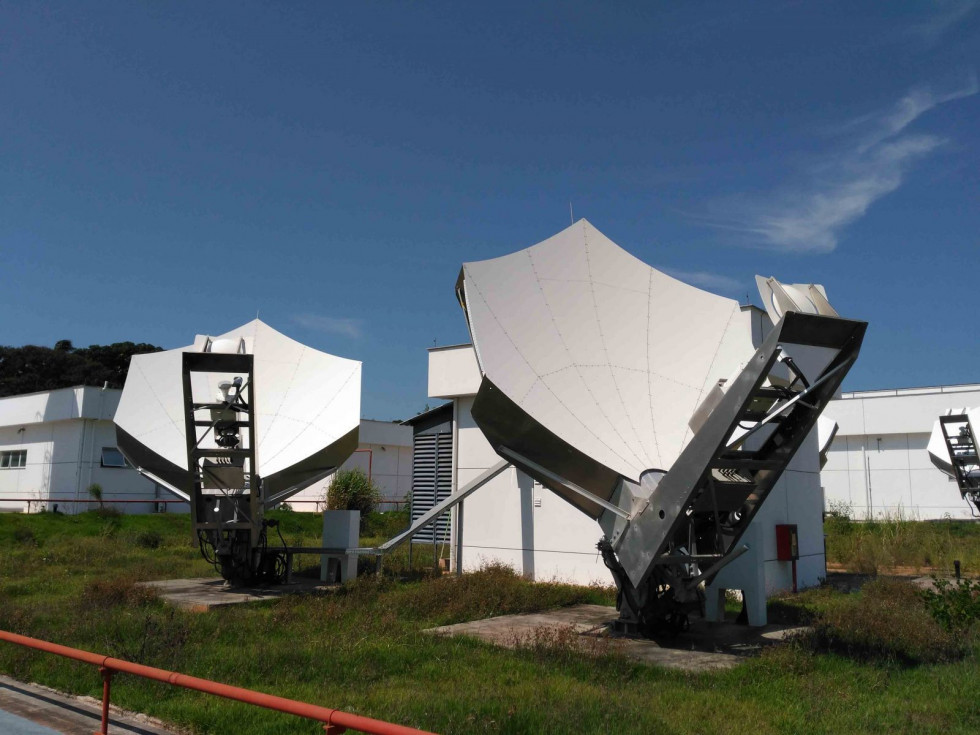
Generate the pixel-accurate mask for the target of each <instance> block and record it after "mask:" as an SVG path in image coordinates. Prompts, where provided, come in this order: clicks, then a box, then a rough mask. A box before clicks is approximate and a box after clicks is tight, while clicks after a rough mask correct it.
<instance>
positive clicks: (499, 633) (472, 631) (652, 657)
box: [426, 605, 802, 672]
mask: <svg viewBox="0 0 980 735" xmlns="http://www.w3.org/2000/svg"><path fill="white" fill-rule="evenodd" d="M617 616H618V614H617V612H616V610H615V608H612V607H606V606H604V605H575V606H573V607H567V608H561V609H558V610H548V611H546V612H542V613H534V614H529V615H502V616H500V617H496V618H486V619H484V620H474V621H472V622H469V623H459V624H456V625H444V626H441V627H439V628H430V629H429V630H427V631H426V632H427V633H433V634H435V635H449V636H456V635H466V636H472V637H474V638H480V639H481V640H485V641H487V642H489V643H494V644H496V645H499V646H504V647H506V648H520V647H529V646H535V645H545V646H547V645H565V644H569V645H574V646H576V647H577V648H579V649H580V650H581V651H582V652H583V653H591V654H599V653H605V652H609V653H620V654H622V655H625V656H627V657H629V658H632V659H635V660H638V661H643V662H644V663H649V664H653V665H656V666H663V667H665V668H669V669H678V670H680V671H689V672H701V671H712V670H717V669H727V668H731V667H732V666H736V665H737V664H738V663H739V662H740V661H741V660H743V659H744V658H745V657H747V656H754V655H757V654H758V653H759V652H760V651H761V650H762V648H763V647H764V646H768V645H773V644H774V643H777V642H779V641H780V640H784V639H785V638H786V637H787V636H788V635H790V634H792V633H793V632H796V631H799V630H802V629H801V628H798V627H794V626H786V625H767V626H765V627H764V628H749V627H747V626H744V625H736V624H735V623H732V622H727V621H726V622H724V623H708V622H704V621H700V620H694V621H693V622H692V625H691V629H690V630H688V631H685V632H684V633H679V634H677V635H675V636H670V637H668V636H664V637H661V638H658V639H655V640H654V639H642V638H630V637H625V636H618V635H615V634H613V633H611V631H610V628H609V626H610V624H611V623H612V621H613V620H615V619H616V617H617Z"/></svg>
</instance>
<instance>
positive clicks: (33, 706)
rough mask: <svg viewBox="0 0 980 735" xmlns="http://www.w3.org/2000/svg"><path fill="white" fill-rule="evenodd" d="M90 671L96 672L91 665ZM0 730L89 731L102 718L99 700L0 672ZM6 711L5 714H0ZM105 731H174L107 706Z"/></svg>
mask: <svg viewBox="0 0 980 735" xmlns="http://www.w3.org/2000/svg"><path fill="white" fill-rule="evenodd" d="M93 675H94V676H97V675H98V674H97V672H95V670H94V669H93ZM0 710H2V712H0V732H3V733H4V734H5V735H6V734H7V733H9V734H10V735H42V734H45V735H47V734H49V733H63V734H64V735H92V733H93V732H98V731H99V725H100V723H101V722H102V702H100V701H99V700H96V699H93V698H92V697H73V696H71V695H69V694H64V693H62V692H59V691H56V690H54V689H49V688H48V687H42V686H39V685H37V684H25V683H23V682H20V681H17V680H16V679H11V678H9V677H6V676H2V675H0ZM4 713H6V714H4ZM109 723H110V724H109V732H111V733H120V734H122V733H129V734H130V735H178V731H176V730H170V729H167V728H166V727H165V726H164V725H163V723H161V722H159V721H158V720H154V719H152V718H150V717H147V716H146V715H141V714H136V713H133V712H127V711H126V710H123V709H120V708H119V707H114V706H111V705H110V707H109Z"/></svg>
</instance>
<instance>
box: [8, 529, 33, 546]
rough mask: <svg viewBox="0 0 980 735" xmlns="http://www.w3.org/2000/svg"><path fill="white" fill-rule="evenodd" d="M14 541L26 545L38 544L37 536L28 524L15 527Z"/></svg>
mask: <svg viewBox="0 0 980 735" xmlns="http://www.w3.org/2000/svg"><path fill="white" fill-rule="evenodd" d="M14 541H16V542H17V543H18V544H23V545H24V546H38V542H37V536H35V535H34V531H32V530H31V529H29V528H27V527H26V526H18V527H17V528H15V529H14Z"/></svg>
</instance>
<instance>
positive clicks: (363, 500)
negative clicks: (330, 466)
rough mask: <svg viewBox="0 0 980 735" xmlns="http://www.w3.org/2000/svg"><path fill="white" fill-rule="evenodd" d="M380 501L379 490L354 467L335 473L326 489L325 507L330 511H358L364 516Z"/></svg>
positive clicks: (362, 472) (361, 471)
mask: <svg viewBox="0 0 980 735" xmlns="http://www.w3.org/2000/svg"><path fill="white" fill-rule="evenodd" d="M380 501H381V490H379V489H378V486H377V485H376V484H375V483H374V481H373V480H371V479H370V478H369V477H368V476H367V475H365V474H364V471H363V470H361V469H358V468H356V467H355V468H354V469H351V470H340V471H339V472H337V473H336V474H335V475H334V476H333V480H331V481H330V487H329V488H328V489H327V507H328V508H330V509H331V510H359V511H361V515H366V514H368V513H370V512H372V511H373V510H374V508H375V506H377V504H378V503H379V502H380Z"/></svg>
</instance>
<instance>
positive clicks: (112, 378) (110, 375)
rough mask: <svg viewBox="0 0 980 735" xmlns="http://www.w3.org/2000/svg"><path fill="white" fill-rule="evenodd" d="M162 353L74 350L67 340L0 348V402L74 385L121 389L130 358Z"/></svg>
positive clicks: (125, 346)
mask: <svg viewBox="0 0 980 735" xmlns="http://www.w3.org/2000/svg"><path fill="white" fill-rule="evenodd" d="M162 349H163V348H162V347H157V346H156V345H151V344H147V343H146V342H139V343H136V342H116V343H114V344H111V345H90V346H89V347H75V346H74V345H72V343H71V341H70V340H67V339H63V340H60V341H59V342H56V343H55V346H54V347H39V346H37V345H24V346H23V347H2V346H0V398H3V397H5V396H15V395H19V394H21V393H35V392H37V391H43V390H56V389H58V388H70V387H72V386H76V385H90V386H96V387H99V388H101V387H102V386H103V385H106V384H108V386H109V387H110V388H122V387H123V383H125V382H126V373H127V372H128V371H129V359H130V358H131V357H132V356H133V355H140V354H143V353H145V352H160V351H161V350H162Z"/></svg>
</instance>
